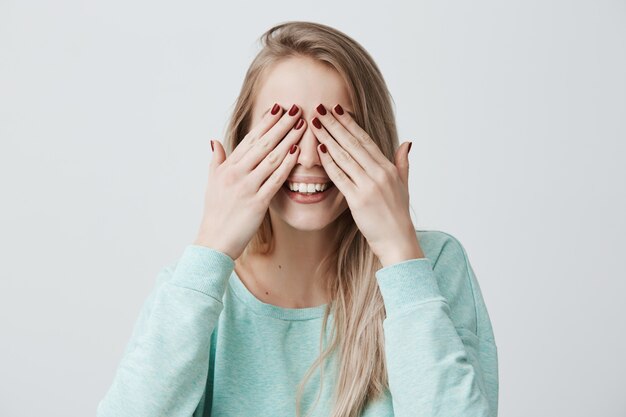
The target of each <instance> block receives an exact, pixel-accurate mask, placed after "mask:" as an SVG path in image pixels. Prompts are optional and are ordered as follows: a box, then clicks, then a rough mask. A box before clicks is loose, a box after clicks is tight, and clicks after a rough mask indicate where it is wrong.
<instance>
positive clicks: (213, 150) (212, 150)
mask: <svg viewBox="0 0 626 417" xmlns="http://www.w3.org/2000/svg"><path fill="white" fill-rule="evenodd" d="M211 152H215V149H213V139H211Z"/></svg>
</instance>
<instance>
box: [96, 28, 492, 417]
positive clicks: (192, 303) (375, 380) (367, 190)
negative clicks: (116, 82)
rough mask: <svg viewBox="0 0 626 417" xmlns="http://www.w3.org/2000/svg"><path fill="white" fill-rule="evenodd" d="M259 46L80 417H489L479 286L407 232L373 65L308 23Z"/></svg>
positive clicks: (456, 258) (387, 109)
mask: <svg viewBox="0 0 626 417" xmlns="http://www.w3.org/2000/svg"><path fill="white" fill-rule="evenodd" d="M261 40H262V42H263V48H262V50H261V51H260V52H259V54H258V55H257V57H256V58H255V60H254V61H253V63H252V65H251V67H250V68H249V70H248V72H247V74H246V76H245V79H244V82H243V87H242V91H241V93H240V95H239V98H238V100H237V102H236V106H235V109H234V113H233V115H232V119H231V121H230V124H229V127H228V131H227V138H226V143H227V148H224V147H222V144H221V143H220V142H219V141H211V146H212V149H213V151H214V155H213V159H212V161H211V164H210V168H209V178H208V185H207V191H206V195H205V205H204V215H203V218H202V221H201V224H200V228H199V232H198V235H197V238H196V240H195V241H194V242H193V243H192V244H190V245H188V246H187V247H186V248H185V250H184V251H183V253H182V256H181V257H180V258H179V259H178V260H176V261H175V262H173V263H172V264H170V265H168V266H166V267H165V268H164V269H163V270H162V272H161V273H160V275H159V277H158V279H157V283H156V288H155V289H154V290H153V292H152V293H151V294H150V296H149V297H148V298H147V300H146V302H145V304H144V306H143V308H142V311H141V314H140V316H139V318H138V320H137V322H136V324H135V328H134V330H133V334H132V337H131V340H130V342H129V343H128V345H127V347H126V351H125V353H124V356H123V359H122V361H121V363H120V365H119V368H118V369H117V372H116V375H115V378H114V381H113V384H112V386H111V387H110V388H109V391H108V392H107V394H106V396H105V397H104V399H103V400H102V401H101V402H100V404H99V405H98V416H99V417H112V416H129V417H130V416H132V417H142V416H146V417H148V416H150V417H156V416H168V417H191V416H194V417H208V416H213V417H216V416H220V417H227V416H228V417H229V416H233V417H234V416H237V417H243V416H272V417H282V416H284V417H287V416H289V417H293V416H303V415H305V412H306V415H312V416H331V417H353V416H371V417H386V416H389V417H390V416H396V417H414V416H418V415H419V416H465V417H467V416H496V415H497V408H498V360H497V348H496V344H495V339H494V334H493V330H492V326H491V322H490V319H489V315H488V313H487V308H486V306H485V303H484V300H483V297H482V294H481V291H480V287H479V285H478V282H477V280H476V277H475V275H474V272H473V270H472V268H471V266H470V264H469V261H468V257H467V254H466V252H465V250H464V248H463V246H462V245H461V244H460V243H459V241H458V240H457V239H455V238H454V237H453V236H451V235H449V234H447V233H444V232H441V231H426V230H416V229H415V228H414V226H413V224H412V221H411V218H410V215H409V192H408V169H409V166H408V152H409V149H410V147H411V144H410V143H407V142H405V143H403V144H402V145H400V146H398V137H397V131H396V125H395V121H394V115H393V111H392V105H391V98H390V94H389V92H388V90H387V87H386V85H385V82H384V80H383V77H382V75H381V73H380V71H379V69H378V67H377V66H376V64H375V63H374V61H373V60H372V58H371V57H370V55H369V54H368V53H367V52H366V51H365V50H364V49H363V48H362V46H360V45H359V44H358V43H357V42H355V41H354V40H353V39H351V38H350V37H348V36H346V35H345V34H343V33H341V32H339V31H337V30H336V29H333V28H331V27H328V26H325V25H321V24H316V23H311V22H288V23H283V24H280V25H277V26H275V27H273V28H271V29H269V30H268V31H267V32H266V33H265V34H264V35H263V36H262V38H261ZM392 161H393V162H392Z"/></svg>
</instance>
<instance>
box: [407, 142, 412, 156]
mask: <svg viewBox="0 0 626 417" xmlns="http://www.w3.org/2000/svg"><path fill="white" fill-rule="evenodd" d="M411 145H413V142H409V150H408V151H406V153H407V154H408V153H409V152H411Z"/></svg>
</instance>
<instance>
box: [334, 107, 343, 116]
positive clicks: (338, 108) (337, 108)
mask: <svg viewBox="0 0 626 417" xmlns="http://www.w3.org/2000/svg"><path fill="white" fill-rule="evenodd" d="M335 111H336V112H337V114H338V115H342V114H343V108H342V107H341V106H340V105H339V104H337V105H336V106H335Z"/></svg>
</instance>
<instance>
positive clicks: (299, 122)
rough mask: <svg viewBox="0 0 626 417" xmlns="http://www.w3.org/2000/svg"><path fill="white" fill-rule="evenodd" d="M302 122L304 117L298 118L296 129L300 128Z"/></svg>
mask: <svg viewBox="0 0 626 417" xmlns="http://www.w3.org/2000/svg"><path fill="white" fill-rule="evenodd" d="M303 124H304V119H300V120H298V123H297V124H296V130H298V129H300V128H301V127H302V125H303Z"/></svg>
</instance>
